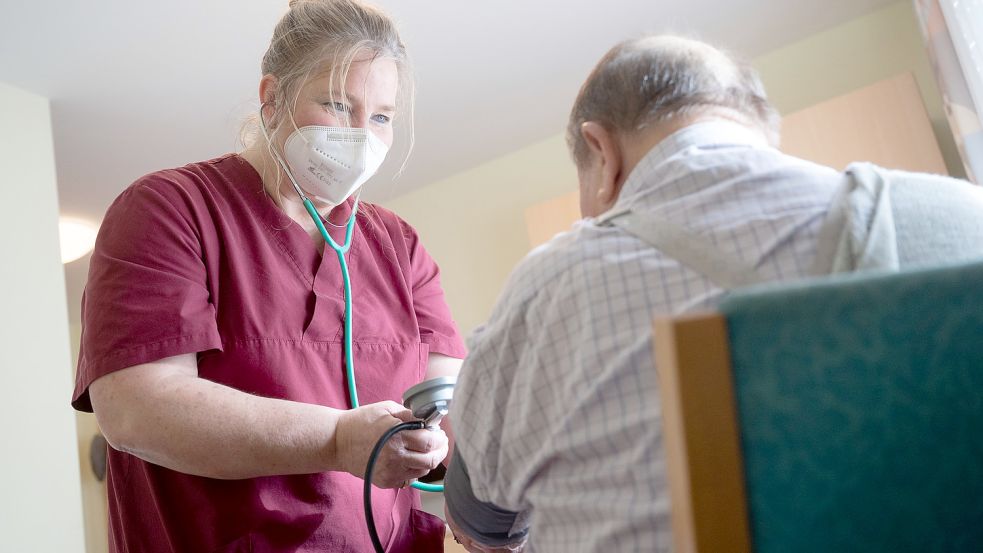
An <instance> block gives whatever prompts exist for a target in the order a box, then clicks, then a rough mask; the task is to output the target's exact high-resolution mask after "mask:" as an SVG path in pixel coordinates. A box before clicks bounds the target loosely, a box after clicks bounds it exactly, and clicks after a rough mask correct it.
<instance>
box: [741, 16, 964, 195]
mask: <svg viewBox="0 0 983 553" xmlns="http://www.w3.org/2000/svg"><path fill="white" fill-rule="evenodd" d="M753 64H754V66H755V67H756V68H757V69H758V71H760V72H761V78H762V80H763V81H764V83H765V87H766V88H767V90H768V94H769V96H770V98H771V100H772V102H773V103H774V104H775V107H777V108H778V110H779V111H780V112H782V113H790V112H793V111H797V110H800V109H802V108H805V107H809V106H811V105H813V104H816V103H819V102H821V101H823V100H826V99H829V98H832V97H834V96H839V95H840V94H844V93H847V92H850V91H853V90H856V89H858V88H861V87H863V86H866V85H869V84H872V83H874V82H877V81H880V80H881V79H886V78H888V77H893V76H895V75H897V74H899V73H904V72H907V71H911V72H912V73H913V74H914V75H915V80H916V81H918V88H919V89H920V90H921V93H922V99H923V100H924V102H925V108H926V110H927V111H928V115H929V118H930V119H931V120H932V126H933V129H934V131H935V137H936V139H937V140H938V142H939V147H940V148H941V150H942V156H943V157H944V158H945V161H946V166H947V167H948V168H949V172H950V174H952V175H953V176H958V177H965V176H966V175H965V171H964V170H963V166H962V162H961V161H960V160H959V153H958V151H957V150H956V143H955V140H954V139H953V137H952V132H951V131H950V130H949V124H948V123H947V122H946V118H945V110H944V108H943V105H942V96H941V94H940V93H939V88H938V85H937V84H936V83H935V78H934V77H933V76H932V68H931V66H930V65H929V62H928V57H927V55H926V53H925V43H924V41H923V40H922V36H921V31H920V30H919V28H918V19H917V18H916V17H915V11H914V8H913V7H912V4H911V2H909V1H907V0H904V1H901V2H898V3H896V4H892V5H891V6H888V7H887V8H884V9H881V10H879V11H877V12H874V13H872V14H870V15H868V16H866V17H861V18H859V19H855V20H853V21H850V22H848V23H845V24H843V25H840V26H838V27H834V28H832V29H829V30H827V31H824V32H822V33H819V34H817V35H813V36H811V37H808V38H805V39H803V40H801V41H799V42H796V43H794V44H790V45H788V46H786V47H784V48H780V49H778V50H776V51H774V52H770V53H768V54H765V55H763V56H760V57H758V58H757V59H755V60H754V61H753Z"/></svg>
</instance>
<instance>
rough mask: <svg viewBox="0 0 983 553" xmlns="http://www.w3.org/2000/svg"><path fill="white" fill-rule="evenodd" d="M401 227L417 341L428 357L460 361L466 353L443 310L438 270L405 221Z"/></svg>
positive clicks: (452, 323) (445, 306) (448, 310)
mask: <svg viewBox="0 0 983 553" xmlns="http://www.w3.org/2000/svg"><path fill="white" fill-rule="evenodd" d="M402 226H403V232H404V235H405V236H406V237H407V241H408V245H409V250H410V270H411V275H412V287H413V309H414V310H415V311H416V319H417V324H418V325H419V327H420V340H421V341H422V342H423V343H425V344H427V345H429V346H430V352H431V353H442V354H444V355H447V356H448V357H454V358H457V359H464V357H465V355H467V349H466V348H465V347H464V339H463V338H462V337H461V333H460V332H459V331H458V329H457V324H456V323H455V322H454V318H453V317H452V316H451V310H450V308H449V307H448V306H447V300H446V299H445V297H444V289H443V287H442V286H441V285H440V268H439V267H438V266H437V263H436V262H435V261H434V260H433V258H432V257H430V254H429V253H427V250H426V249H425V248H424V247H423V244H422V243H421V241H420V237H419V236H418V235H417V234H416V231H415V230H414V229H413V228H412V227H411V226H410V225H409V224H408V223H406V222H405V221H403V222H402Z"/></svg>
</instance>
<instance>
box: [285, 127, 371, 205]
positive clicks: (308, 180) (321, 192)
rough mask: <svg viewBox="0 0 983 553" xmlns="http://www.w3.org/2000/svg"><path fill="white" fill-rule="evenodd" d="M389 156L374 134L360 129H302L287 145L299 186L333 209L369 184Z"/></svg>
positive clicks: (287, 156) (291, 167)
mask: <svg viewBox="0 0 983 553" xmlns="http://www.w3.org/2000/svg"><path fill="white" fill-rule="evenodd" d="M388 152H389V147H388V146H386V144H385V143H384V142H383V141H382V140H379V138H378V137H377V136H376V135H375V134H374V133H372V132H371V131H369V130H367V129H363V128H359V127H323V126H319V125H311V126H307V127H301V128H300V129H297V130H295V131H294V132H292V133H290V136H289V137H287V141H286V142H285V143H284V145H283V154H284V157H285V158H286V162H287V165H289V166H290V170H291V173H293V176H294V178H295V179H296V182H297V185H298V186H300V187H301V188H303V190H304V192H306V193H307V194H309V195H311V196H313V197H315V198H317V199H318V200H321V201H323V202H328V203H330V204H332V205H340V204H342V203H343V202H344V201H345V200H347V199H348V197H349V196H351V195H352V193H354V192H355V190H357V189H358V187H359V186H362V184H364V183H365V181H367V180H369V178H371V177H372V175H374V174H375V172H376V171H378V170H379V166H380V165H382V162H383V161H384V160H385V159H386V154H387V153H388Z"/></svg>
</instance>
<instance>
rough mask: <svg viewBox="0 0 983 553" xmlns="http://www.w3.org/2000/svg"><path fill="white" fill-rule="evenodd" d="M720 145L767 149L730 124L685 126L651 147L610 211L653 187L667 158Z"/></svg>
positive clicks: (749, 133) (756, 137) (763, 142)
mask: <svg viewBox="0 0 983 553" xmlns="http://www.w3.org/2000/svg"><path fill="white" fill-rule="evenodd" d="M721 146H748V147H756V148H767V147H768V146H769V145H768V142H767V141H766V140H765V138H764V137H763V136H762V135H761V134H760V133H758V132H755V131H753V130H751V129H749V128H747V127H745V126H744V125H740V124H738V123H734V122H731V121H724V120H714V121H705V122H702V123H696V124H693V125H689V126H687V127H684V128H682V129H680V130H678V131H676V132H674V133H672V134H671V135H669V136H667V137H666V138H664V139H663V140H662V141H661V142H659V143H658V144H656V145H655V146H653V147H652V149H651V150H649V152H648V153H647V154H645V156H644V157H642V159H641V160H640V161H639V162H638V164H637V165H635V168H634V169H632V171H631V174H630V175H628V179H627V180H626V181H625V184H624V186H622V188H621V193H620V194H619V195H618V201H617V202H615V205H614V207H612V208H611V211H614V210H619V211H622V210H624V209H625V208H627V207H628V205H629V204H630V203H631V202H632V201H633V199H634V197H635V196H637V195H638V194H639V193H641V192H644V191H647V189H649V188H651V187H652V186H653V184H656V183H655V182H653V179H652V178H651V177H652V174H653V173H654V172H655V171H656V169H657V168H658V167H659V166H660V165H662V164H663V163H665V162H666V161H668V160H669V159H670V158H672V157H675V156H677V155H679V154H682V153H683V152H685V151H686V150H689V149H693V148H697V149H705V148H712V147H721ZM603 216H604V215H602V217H603Z"/></svg>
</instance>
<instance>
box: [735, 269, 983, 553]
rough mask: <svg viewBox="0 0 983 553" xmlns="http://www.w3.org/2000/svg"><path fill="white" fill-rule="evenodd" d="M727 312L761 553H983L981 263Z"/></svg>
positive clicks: (754, 533) (757, 293) (772, 293)
mask: <svg viewBox="0 0 983 553" xmlns="http://www.w3.org/2000/svg"><path fill="white" fill-rule="evenodd" d="M720 311H721V312H722V313H723V315H724V316H725V318H726V324H727V333H728V341H729V344H730V352H731V370H732V374H733V379H734V382H733V384H734V393H735V399H736V406H737V420H738V422H737V425H738V434H739V441H740V451H741V453H742V455H743V467H744V473H745V477H746V478H745V487H746V494H747V509H748V520H749V530H750V532H749V533H750V538H751V543H752V547H753V550H754V551H755V552H757V553H788V552H798V553H807V552H817V553H818V552H822V553H829V552H847V551H864V552H880V551H890V552H907V551H912V552H914V551H918V552H928V551H983V263H975V264H968V265H960V266H952V267H945V268H938V269H930V270H920V271H916V272H909V273H899V274H889V275H874V276H864V275H850V276H846V277H836V278H830V279H820V280H817V281H811V282H807V283H804V284H802V285H793V286H788V287H780V288H763V289H756V290H747V291H740V292H735V293H733V294H732V295H731V296H730V297H728V298H727V299H726V300H725V301H724V302H723V303H722V305H721V308H720Z"/></svg>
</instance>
